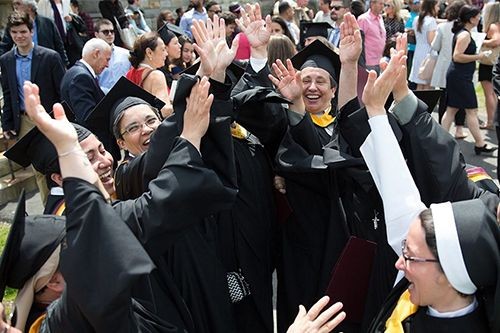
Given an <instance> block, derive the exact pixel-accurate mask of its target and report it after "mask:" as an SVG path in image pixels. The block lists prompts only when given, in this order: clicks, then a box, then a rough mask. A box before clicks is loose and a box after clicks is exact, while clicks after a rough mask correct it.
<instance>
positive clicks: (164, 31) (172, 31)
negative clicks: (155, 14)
mask: <svg viewBox="0 0 500 333" xmlns="http://www.w3.org/2000/svg"><path fill="white" fill-rule="evenodd" d="M158 34H159V35H160V37H161V39H162V40H163V42H164V43H165V45H168V43H170V41H171V40H172V38H174V37H179V36H182V35H185V32H184V31H183V30H182V29H181V28H180V27H178V26H176V25H175V24H172V23H165V24H164V25H163V26H162V27H161V28H160V29H158Z"/></svg>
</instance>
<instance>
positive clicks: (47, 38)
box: [0, 0, 69, 66]
mask: <svg viewBox="0 0 500 333" xmlns="http://www.w3.org/2000/svg"><path fill="white" fill-rule="evenodd" d="M12 7H13V9H14V11H17V12H26V13H28V15H29V16H30V18H31V19H32V20H33V42H34V43H35V45H39V46H43V47H46V48H48V49H51V50H54V51H57V53H59V55H60V56H61V59H62V62H63V64H64V65H65V66H68V65H69V61H68V57H67V55H66V50H65V49H64V43H63V40H62V38H61V35H60V34H59V32H58V31H57V27H56V25H55V23H54V22H53V21H52V20H51V19H49V18H48V17H45V16H42V15H38V14H37V4H36V2H35V0H14V1H13V3H12ZM13 46H14V41H13V40H12V37H11V36H10V32H9V29H8V28H6V29H5V32H4V35H3V38H2V41H0V56H1V55H3V54H5V53H7V52H8V51H10V50H11V49H12V47H13Z"/></svg>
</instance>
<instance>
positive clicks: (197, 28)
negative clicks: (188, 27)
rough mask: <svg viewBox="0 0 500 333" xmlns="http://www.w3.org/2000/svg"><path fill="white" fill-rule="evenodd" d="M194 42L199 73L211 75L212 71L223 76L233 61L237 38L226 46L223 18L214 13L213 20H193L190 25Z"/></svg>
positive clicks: (237, 42) (236, 48)
mask: <svg viewBox="0 0 500 333" xmlns="http://www.w3.org/2000/svg"><path fill="white" fill-rule="evenodd" d="M192 32H193V36H194V38H195V41H196V44H194V48H195V49H196V52H198V54H199V55H200V58H201V65H200V73H201V74H202V75H207V76H211V75H213V74H214V73H215V74H219V75H222V78H223V77H224V76H223V75H224V73H225V70H226V68H227V66H229V64H231V62H232V61H233V59H234V57H235V56H236V51H237V50H238V44H239V39H238V38H235V39H234V40H233V43H232V45H231V48H229V47H228V45H227V43H226V24H225V22H224V19H221V18H219V17H218V16H217V15H214V18H213V21H211V20H207V22H206V24H205V23H204V22H203V21H198V20H194V21H193V27H192Z"/></svg>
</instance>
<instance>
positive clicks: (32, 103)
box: [23, 81, 79, 154]
mask: <svg viewBox="0 0 500 333" xmlns="http://www.w3.org/2000/svg"><path fill="white" fill-rule="evenodd" d="M23 89H24V103H25V105H26V113H27V114H28V116H29V117H30V119H31V120H32V121H33V122H34V123H35V125H36V126H37V127H38V129H39V130H40V131H41V132H42V133H43V134H44V135H45V136H46V137H47V138H48V139H49V140H50V142H52V144H53V145H54V146H55V147H56V150H57V153H58V154H64V153H67V152H68V151H71V150H73V149H75V148H77V147H79V143H78V136H77V134H76V130H75V128H74V127H73V125H71V123H70V122H69V121H68V119H67V118H66V115H65V114H64V109H63V107H62V105H61V104H59V103H56V104H54V107H53V109H52V110H53V111H54V119H52V118H51V117H50V116H49V114H48V113H47V112H46V111H45V109H44V107H43V106H42V104H41V103H40V94H39V88H38V86H37V85H36V84H34V83H31V82H29V81H26V82H25V83H24V86H23Z"/></svg>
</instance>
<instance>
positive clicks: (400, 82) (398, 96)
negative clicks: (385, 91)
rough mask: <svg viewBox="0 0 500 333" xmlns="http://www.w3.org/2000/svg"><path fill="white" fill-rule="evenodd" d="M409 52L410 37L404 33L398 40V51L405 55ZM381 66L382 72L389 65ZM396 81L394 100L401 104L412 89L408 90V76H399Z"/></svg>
mask: <svg viewBox="0 0 500 333" xmlns="http://www.w3.org/2000/svg"><path fill="white" fill-rule="evenodd" d="M407 50H408V37H407V35H406V33H404V34H402V35H399V36H398V37H397V38H396V51H397V52H403V54H406V52H407ZM380 65H381V66H380V68H381V69H382V70H385V68H386V67H387V65H388V64H387V63H384V64H382V63H381V64H380ZM405 65H406V60H405ZM395 81H396V82H395V83H394V88H393V89H392V94H393V96H394V100H395V101H396V102H399V101H401V100H402V99H403V98H405V97H406V96H407V95H408V94H409V93H410V89H409V88H408V81H407V79H406V75H399V76H398V77H397V78H396V80H395Z"/></svg>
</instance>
